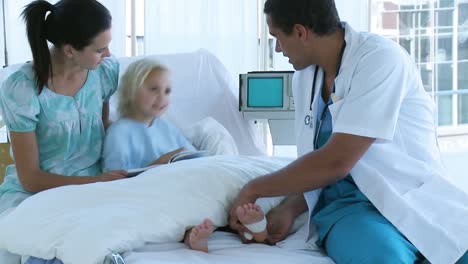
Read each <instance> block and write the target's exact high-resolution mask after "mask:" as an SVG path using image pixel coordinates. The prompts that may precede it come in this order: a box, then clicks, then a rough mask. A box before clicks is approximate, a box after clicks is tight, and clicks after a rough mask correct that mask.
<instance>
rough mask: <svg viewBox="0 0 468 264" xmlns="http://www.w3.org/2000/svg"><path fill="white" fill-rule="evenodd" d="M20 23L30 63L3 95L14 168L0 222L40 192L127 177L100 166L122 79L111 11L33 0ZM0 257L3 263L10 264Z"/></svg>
mask: <svg viewBox="0 0 468 264" xmlns="http://www.w3.org/2000/svg"><path fill="white" fill-rule="evenodd" d="M22 16H23V18H24V20H25V22H26V27H27V35H28V40H29V44H30V46H31V51H32V55H33V62H32V63H26V64H24V65H23V66H22V67H21V68H20V69H19V70H18V71H17V72H15V73H13V74H12V75H11V76H10V77H9V78H8V79H7V80H6V81H5V82H4V83H3V85H2V87H1V89H0V109H1V112H2V115H3V118H4V120H5V123H6V125H7V127H8V130H9V132H10V139H11V146H12V150H13V157H14V160H15V165H11V166H9V167H7V169H6V176H5V181H4V183H3V184H2V185H1V186H0V217H1V214H6V213H7V210H8V209H12V208H14V207H16V206H17V205H18V204H19V203H21V202H22V201H23V200H24V199H26V198H27V197H28V196H30V195H32V194H34V193H37V192H41V191H44V190H47V189H50V188H55V187H59V186H64V185H70V184H87V183H94V182H102V181H112V180H118V179H122V178H125V177H126V172H125V171H110V172H107V173H102V172H101V166H100V155H101V149H102V142H103V138H104V132H105V127H106V126H108V125H109V121H108V112H109V111H108V107H109V104H108V101H109V98H110V96H111V95H112V94H113V93H114V92H115V90H116V89H117V81H118V71H119V65H118V62H117V60H116V59H115V58H112V57H110V52H109V43H110V41H111V21H112V18H111V15H110V13H109V11H108V10H107V9H106V8H105V7H104V6H103V5H102V4H100V3H99V2H97V1H94V0H62V1H59V2H57V3H56V4H55V5H52V4H50V3H48V2H47V1H44V0H37V1H34V2H32V3H30V4H29V5H27V6H26V7H25V9H24V11H23V13H22ZM47 42H50V43H52V46H51V48H49V47H48V43H47ZM3 254H4V255H5V254H6V253H5V252H3ZM1 255H2V253H1V252H0V262H1V263H15V262H13V261H12V260H11V259H9V260H8V262H5V261H1V260H2V258H1ZM10 257H12V256H11V255H10ZM14 261H16V263H19V259H15V260H14Z"/></svg>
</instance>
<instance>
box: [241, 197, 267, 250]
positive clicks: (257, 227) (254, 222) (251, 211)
mask: <svg viewBox="0 0 468 264" xmlns="http://www.w3.org/2000/svg"><path fill="white" fill-rule="evenodd" d="M237 217H238V218H239V221H240V222H241V223H242V224H243V225H244V226H245V227H246V228H247V229H248V230H249V231H250V232H251V233H249V232H244V237H245V238H246V239H247V240H252V239H255V241H257V242H263V241H265V239H266V238H267V230H266V226H267V222H266V219H265V214H264V213H263V211H262V209H261V208H260V206H258V205H257V204H251V203H249V204H245V205H243V206H239V207H238V208H237Z"/></svg>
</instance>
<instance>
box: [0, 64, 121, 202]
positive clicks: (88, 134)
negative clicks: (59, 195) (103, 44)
mask: <svg viewBox="0 0 468 264" xmlns="http://www.w3.org/2000/svg"><path fill="white" fill-rule="evenodd" d="M34 76H35V75H34V72H33V68H32V64H31V63H26V64H24V65H23V66H22V67H21V68H20V69H19V70H18V71H16V72H15V73H13V74H12V75H11V76H10V77H9V78H8V79H7V80H6V81H5V82H4V83H3V85H2V87H1V88H0V110H1V113H2V116H3V119H4V120H5V124H6V125H7V128H8V130H9V131H15V132H31V131H35V132H36V138H37V144H38V149H39V164H40V168H41V170H43V171H47V172H51V173H56V174H61V175H66V176H94V175H98V174H100V173H101V164H100V157H101V153H102V146H103V140H104V126H103V122H102V107H103V103H104V102H107V101H108V100H109V99H110V96H111V95H112V94H113V93H114V92H115V91H116V90H117V83H118V76H119V64H118V61H117V59H116V58H114V57H109V58H106V59H104V60H103V61H102V63H101V64H100V65H99V67H98V68H96V69H94V70H90V71H89V72H88V76H87V79H86V81H85V83H84V84H83V86H82V87H81V88H80V90H79V91H78V92H77V93H76V94H75V95H74V96H65V95H61V94H57V93H55V92H53V91H52V90H51V89H49V88H48V87H47V86H44V89H43V90H42V92H41V93H40V94H38V91H37V89H36V85H35V77H34ZM11 191H13V192H14V191H19V192H25V191H24V189H23V188H22V186H21V183H20V182H19V179H18V176H17V173H16V168H15V166H14V165H11V166H8V167H7V169H6V176H5V181H4V183H3V184H2V185H1V186H0V198H1V196H2V194H3V193H5V192H11Z"/></svg>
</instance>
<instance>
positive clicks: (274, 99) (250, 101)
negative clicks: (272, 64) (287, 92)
mask: <svg viewBox="0 0 468 264" xmlns="http://www.w3.org/2000/svg"><path fill="white" fill-rule="evenodd" d="M247 107H279V108H282V107H283V77H249V78H248V79H247Z"/></svg>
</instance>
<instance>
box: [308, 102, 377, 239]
mask: <svg viewBox="0 0 468 264" xmlns="http://www.w3.org/2000/svg"><path fill="white" fill-rule="evenodd" d="M317 99H318V100H319V102H318V103H319V104H318V113H317V117H322V114H323V111H326V113H325V114H324V118H323V120H322V124H321V125H319V122H320V120H319V119H318V120H317V126H316V127H317V128H319V131H317V133H318V138H317V147H318V148H321V147H323V146H324V145H325V144H326V143H327V141H328V139H329V138H330V136H331V135H332V133H333V125H332V116H331V114H330V112H329V110H328V107H326V105H325V102H324V101H323V99H322V97H321V96H318V97H317ZM331 103H332V102H331V100H330V102H328V104H331ZM310 194H311V196H310V197H312V198H310V197H309V195H308V193H305V194H304V197H305V199H306V200H307V199H313V193H310ZM372 210H375V208H374V207H373V205H372V203H371V202H370V201H369V199H368V198H367V197H366V196H365V195H364V194H363V193H362V192H361V191H360V190H359V189H358V187H357V186H356V184H355V183H354V180H353V178H352V177H351V174H348V175H347V176H346V177H345V178H344V179H342V180H339V181H337V182H335V183H333V184H331V185H329V186H327V187H325V188H323V190H322V193H321V194H320V197H319V200H318V201H317V204H316V206H315V208H314V211H313V212H312V214H311V219H309V221H312V222H314V223H315V225H316V226H317V231H318V234H319V240H318V241H317V245H318V246H323V242H324V239H325V238H326V236H327V234H328V232H330V230H331V228H332V227H333V225H334V224H335V223H336V222H338V221H339V220H340V219H341V218H342V217H344V216H346V215H349V214H353V213H356V212H366V211H372ZM309 225H310V223H309ZM350 228H352V227H350ZM309 237H310V234H309Z"/></svg>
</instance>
